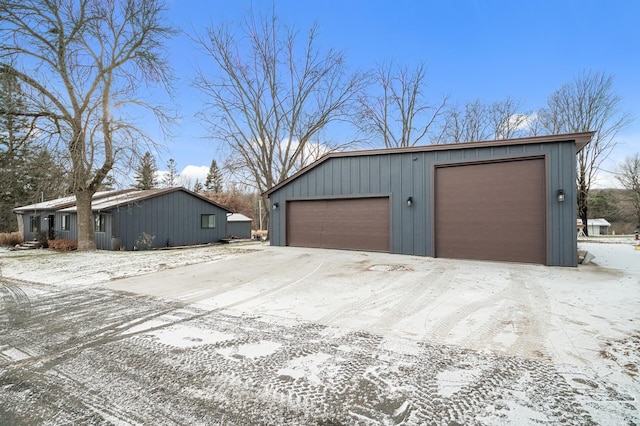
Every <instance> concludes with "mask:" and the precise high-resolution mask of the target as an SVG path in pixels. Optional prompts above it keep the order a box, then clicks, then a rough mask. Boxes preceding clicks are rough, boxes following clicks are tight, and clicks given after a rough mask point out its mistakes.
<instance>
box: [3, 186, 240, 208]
mask: <svg viewBox="0 0 640 426" xmlns="http://www.w3.org/2000/svg"><path fill="white" fill-rule="evenodd" d="M175 191H183V192H186V193H188V194H190V195H193V196H194V197H198V198H200V199H201V200H204V201H206V202H207V203H209V204H213V205H214V206H216V207H219V208H221V209H222V210H225V211H227V212H229V213H231V210H229V209H228V208H226V207H224V206H222V205H220V204H217V203H215V202H213V201H211V200H209V199H208V198H205V197H203V196H201V195H199V194H197V193H195V192H192V191H189V190H188V189H186V188H183V187H175V188H162V189H147V190H137V189H125V190H119V191H105V192H96V193H95V195H94V196H93V199H92V201H91V210H92V211H94V212H103V211H109V210H111V209H114V208H116V207H119V206H124V205H128V204H132V203H136V202H139V201H142V200H146V199H149V198H153V197H157V196H159V195H163V194H168V193H171V192H175ZM45 206H46V207H45ZM32 210H50V211H51V210H56V211H59V212H63V213H75V212H77V211H78V208H77V205H76V197H75V196H71V197H64V198H58V199H56V200H50V201H45V202H43V203H38V204H32V205H30V206H24V207H18V208H15V209H14V210H13V211H14V212H16V213H17V212H23V211H32Z"/></svg>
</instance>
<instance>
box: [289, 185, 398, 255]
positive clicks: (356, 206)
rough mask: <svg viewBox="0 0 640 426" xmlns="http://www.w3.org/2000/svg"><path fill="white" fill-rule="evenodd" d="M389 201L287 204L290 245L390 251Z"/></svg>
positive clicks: (384, 198) (327, 201) (374, 199)
mask: <svg viewBox="0 0 640 426" xmlns="http://www.w3.org/2000/svg"><path fill="white" fill-rule="evenodd" d="M389 240H390V239H389V199H388V198H386V197H378V198H353V199H337V200H305V201H290V202H288V203H287V245H290V246H298V247H321V248H340V249H354V250H375V251H389Z"/></svg>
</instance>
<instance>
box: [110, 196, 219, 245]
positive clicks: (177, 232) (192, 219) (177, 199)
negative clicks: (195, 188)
mask: <svg viewBox="0 0 640 426" xmlns="http://www.w3.org/2000/svg"><path fill="white" fill-rule="evenodd" d="M112 213H113V221H112V222H113V225H114V226H113V230H112V232H111V235H110V238H109V247H110V246H111V237H113V238H118V239H120V240H121V242H122V246H123V247H124V248H125V249H127V250H132V249H135V248H139V247H138V240H139V238H141V237H142V235H143V233H146V234H148V235H152V236H154V237H155V238H154V239H153V244H152V247H153V248H158V247H165V246H167V245H169V246H182V245H192V244H206V243H213V242H217V241H219V240H221V239H223V238H226V237H227V236H228V235H227V225H226V211H225V210H223V209H221V208H219V207H216V206H214V205H212V204H210V203H208V202H206V201H204V200H202V199H200V198H198V197H194V196H192V195H191V194H189V193H187V192H184V191H173V192H169V193H166V194H162V195H159V196H157V197H153V198H149V199H146V200H142V201H140V202H138V203H133V204H130V205H126V206H120V207H118V208H116V209H113V210H112ZM202 214H215V215H216V227H215V228H213V229H203V228H201V227H200V226H201V222H200V215H202Z"/></svg>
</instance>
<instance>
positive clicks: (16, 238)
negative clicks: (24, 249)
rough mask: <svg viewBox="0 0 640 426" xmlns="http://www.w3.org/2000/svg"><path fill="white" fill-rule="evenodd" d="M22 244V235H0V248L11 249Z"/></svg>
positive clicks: (17, 233) (14, 233)
mask: <svg viewBox="0 0 640 426" xmlns="http://www.w3.org/2000/svg"><path fill="white" fill-rule="evenodd" d="M22 242H23V241H22V235H20V233H19V232H11V233H7V232H5V233H0V246H9V247H13V246H15V245H16V244H20V243H22Z"/></svg>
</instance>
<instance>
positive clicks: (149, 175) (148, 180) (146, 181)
mask: <svg viewBox="0 0 640 426" xmlns="http://www.w3.org/2000/svg"><path fill="white" fill-rule="evenodd" d="M157 172H158V167H157V166H156V159H155V158H153V156H152V155H151V153H150V152H149V151H147V152H145V153H144V156H143V157H142V159H141V160H140V165H139V166H138V169H137V170H136V171H135V179H136V189H140V190H144V189H153V188H155V187H156V185H157V184H158V179H157V177H156V174H157Z"/></svg>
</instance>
